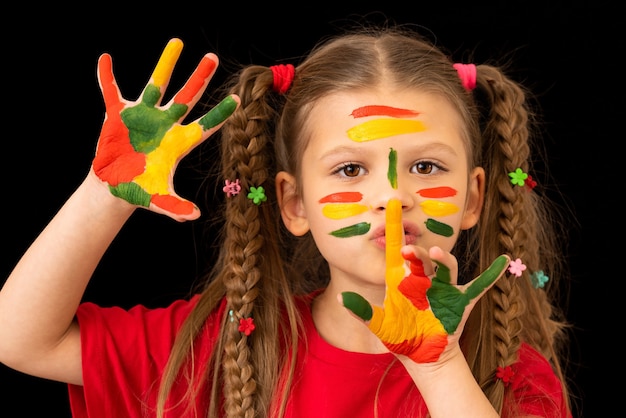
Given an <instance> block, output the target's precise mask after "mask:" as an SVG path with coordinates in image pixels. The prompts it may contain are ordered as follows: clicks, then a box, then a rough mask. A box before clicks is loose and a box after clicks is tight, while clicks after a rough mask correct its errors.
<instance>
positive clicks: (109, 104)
mask: <svg viewBox="0 0 626 418" xmlns="http://www.w3.org/2000/svg"><path fill="white" fill-rule="evenodd" d="M97 77H98V84H99V85H100V91H102V97H103V99H104V106H105V108H106V109H107V113H109V116H110V115H112V114H113V113H119V112H120V111H121V110H122V109H121V107H120V108H118V109H113V108H115V107H116V106H117V105H118V104H120V100H121V96H122V94H121V92H120V90H119V88H118V86H117V82H116V81H115V76H114V75H113V63H112V61H111V56H110V55H109V54H102V55H101V56H100V58H99V59H98V72H97ZM109 109H112V110H114V112H109Z"/></svg>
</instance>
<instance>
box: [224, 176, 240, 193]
mask: <svg viewBox="0 0 626 418" xmlns="http://www.w3.org/2000/svg"><path fill="white" fill-rule="evenodd" d="M222 190H223V191H224V193H226V196H227V197H231V196H236V195H238V194H239V192H240V191H241V185H240V184H239V179H236V180H235V181H233V182H231V181H230V180H228V179H227V180H225V181H224V187H222Z"/></svg>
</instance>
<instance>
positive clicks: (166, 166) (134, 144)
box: [92, 39, 238, 221]
mask: <svg viewBox="0 0 626 418" xmlns="http://www.w3.org/2000/svg"><path fill="white" fill-rule="evenodd" d="M182 48H183V43H182V41H181V40H179V39H172V40H170V41H169V42H168V44H167V46H166V47H165V49H164V51H163V53H162V55H161V58H160V59H159V62H158V63H157V65H156V67H155V69H154V71H153V73H152V76H151V78H150V80H149V81H148V84H147V85H146V87H145V88H144V90H143V92H142V94H141V96H140V97H139V99H137V100H136V101H134V102H131V101H128V100H125V99H124V98H123V97H122V95H121V93H120V91H119V88H118V86H117V83H116V81H115V77H114V75H113V70H112V63H111V57H110V55H108V54H103V55H102V56H101V57H100V59H99V61H98V81H99V84H100V89H101V90H102V94H103V97H104V102H105V107H106V117H105V120H104V123H103V125H102V130H101V132H100V138H99V140H98V147H97V151H96V156H95V158H94V160H93V165H92V167H93V170H94V172H95V174H96V175H97V176H98V177H99V178H100V180H102V181H103V182H105V183H107V184H108V186H109V190H110V191H111V193H112V194H113V195H115V196H117V197H119V198H121V199H124V200H126V201H127V202H129V203H132V204H134V205H137V206H141V207H145V208H149V209H150V210H152V211H154V212H158V213H162V214H165V215H167V216H170V217H171V218H173V219H175V220H177V221H186V220H192V219H196V218H198V217H199V216H200V210H199V209H198V207H197V206H196V205H195V204H193V203H192V202H190V201H188V200H186V199H184V198H181V197H180V196H178V195H177V194H176V192H175V191H174V186H173V177H174V172H175V170H176V167H177V166H178V163H179V162H180V160H181V159H182V158H183V157H184V156H186V155H187V154H188V153H189V152H190V151H191V150H192V149H193V148H195V147H196V146H197V145H199V144H200V143H201V142H202V141H204V140H205V139H206V138H208V137H209V136H210V135H211V134H212V133H214V132H215V131H216V130H217V129H219V128H220V127H221V124H222V123H223V122H224V121H225V120H226V119H227V118H228V117H229V116H230V115H231V114H232V113H233V112H234V111H235V109H236V108H237V106H238V99H237V98H236V97H235V96H228V97H227V98H225V99H224V100H222V101H221V102H220V103H219V104H218V105H217V106H215V107H214V108H212V109H211V110H210V111H209V112H208V113H206V114H205V115H204V116H202V117H200V118H198V119H196V120H195V121H193V122H191V123H189V124H187V125H182V121H183V119H184V118H185V117H186V116H187V115H188V114H189V112H190V111H191V108H192V107H193V106H194V105H195V104H196V102H197V101H198V100H199V99H200V97H201V96H202V93H203V92H204V90H205V89H206V87H207V85H208V83H209V81H210V79H211V77H212V76H213V74H214V73H215V70H216V68H217V64H218V59H217V57H216V56H215V55H214V54H206V55H205V56H204V57H203V58H202V60H201V61H200V63H199V64H198V66H197V68H196V69H195V71H194V72H193V74H192V75H191V77H190V78H189V79H188V80H187V83H186V84H185V85H184V86H183V87H182V89H181V90H180V91H178V93H177V94H176V95H175V96H174V97H173V98H172V99H171V100H170V101H169V103H167V104H166V105H163V106H161V100H162V99H163V95H164V93H165V90H166V88H167V85H168V83H169V81H170V78H171V75H172V72H173V70H174V66H175V65H176V62H177V61H178V58H179V56H180V53H181V51H182Z"/></svg>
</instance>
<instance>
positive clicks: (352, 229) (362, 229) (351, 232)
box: [330, 222, 371, 238]
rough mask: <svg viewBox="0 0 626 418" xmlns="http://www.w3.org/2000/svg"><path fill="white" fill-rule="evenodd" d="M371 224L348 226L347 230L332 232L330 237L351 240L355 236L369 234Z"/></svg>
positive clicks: (363, 223) (362, 223)
mask: <svg viewBox="0 0 626 418" xmlns="http://www.w3.org/2000/svg"><path fill="white" fill-rule="evenodd" d="M370 227H371V224H369V223H367V222H361V223H358V224H355V225H350V226H346V227H345V228H341V229H338V230H336V231H332V232H331V233H330V235H332V236H335V237H337V238H349V237H353V236H355V235H363V234H367V233H368V232H369V230H370Z"/></svg>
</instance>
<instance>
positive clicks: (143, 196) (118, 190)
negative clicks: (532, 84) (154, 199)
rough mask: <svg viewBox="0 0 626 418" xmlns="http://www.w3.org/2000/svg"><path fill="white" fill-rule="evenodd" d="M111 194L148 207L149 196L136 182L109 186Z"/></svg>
mask: <svg viewBox="0 0 626 418" xmlns="http://www.w3.org/2000/svg"><path fill="white" fill-rule="evenodd" d="M109 190H110V191H111V194H112V195H113V196H116V197H119V198H121V199H124V200H125V201H127V202H128V203H132V204H133V205H138V206H143V207H146V208H147V207H149V206H150V199H151V196H150V194H149V193H148V192H146V191H145V190H144V189H142V188H141V187H140V186H139V185H138V184H137V183H120V184H118V185H117V186H115V187H113V186H109Z"/></svg>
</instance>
